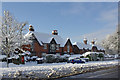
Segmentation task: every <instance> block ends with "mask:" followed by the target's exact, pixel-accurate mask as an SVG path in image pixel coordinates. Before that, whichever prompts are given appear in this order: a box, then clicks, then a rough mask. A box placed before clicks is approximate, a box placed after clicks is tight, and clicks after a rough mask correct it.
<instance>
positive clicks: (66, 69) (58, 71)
mask: <svg viewBox="0 0 120 80" xmlns="http://www.w3.org/2000/svg"><path fill="white" fill-rule="evenodd" d="M116 65H118V60H112V61H95V62H87V63H85V64H72V63H63V64H60V63H58V65H57V63H56V64H53V65H46V64H45V65H44V64H41V65H38V66H20V67H19V66H18V67H10V68H0V71H3V78H21V77H22V78H59V77H64V76H70V75H74V74H78V73H83V72H87V71H91V70H96V69H101V68H107V67H114V66H116ZM1 76H2V75H1Z"/></svg>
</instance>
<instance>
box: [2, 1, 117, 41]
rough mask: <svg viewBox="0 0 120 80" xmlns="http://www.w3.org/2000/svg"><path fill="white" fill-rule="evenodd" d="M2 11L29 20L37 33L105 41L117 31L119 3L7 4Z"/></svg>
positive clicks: (72, 38)
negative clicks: (54, 31) (53, 32)
mask: <svg viewBox="0 0 120 80" xmlns="http://www.w3.org/2000/svg"><path fill="white" fill-rule="evenodd" d="M2 9H3V11H4V10H9V11H10V13H11V14H12V15H14V17H16V19H17V20H18V21H21V22H24V21H28V23H29V24H32V25H33V26H34V28H35V31H37V32H44V33H48V34H51V32H52V30H54V29H57V30H58V32H59V35H60V36H61V37H63V38H64V39H65V38H68V37H69V38H71V40H72V42H82V40H83V38H84V37H86V38H88V40H89V41H91V40H92V39H93V38H96V39H97V41H101V40H102V39H103V38H104V37H105V36H106V35H107V34H110V33H112V32H114V31H115V30H116V27H117V24H118V23H117V20H118V3H117V2H21V3H20V2H17V3H15V2H7V3H5V2H4V3H2Z"/></svg>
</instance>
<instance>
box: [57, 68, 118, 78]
mask: <svg viewBox="0 0 120 80" xmlns="http://www.w3.org/2000/svg"><path fill="white" fill-rule="evenodd" d="M119 72H120V68H119V69H118V67H114V68H110V69H104V70H99V71H95V72H87V73H83V74H78V75H74V76H69V77H64V78H59V79H57V80H68V79H80V80H81V79H85V78H89V79H92V78H94V79H95V78H99V79H100V78H109V79H110V78H116V79H117V78H119V77H118V75H119V74H118V73H119ZM116 79H114V80H116Z"/></svg>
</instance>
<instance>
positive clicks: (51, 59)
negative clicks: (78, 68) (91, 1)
mask: <svg viewBox="0 0 120 80" xmlns="http://www.w3.org/2000/svg"><path fill="white" fill-rule="evenodd" d="M67 61H68V57H66V56H60V55H53V54H49V55H47V56H46V62H47V63H55V62H67Z"/></svg>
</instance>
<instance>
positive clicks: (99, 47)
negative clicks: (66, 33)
mask: <svg viewBox="0 0 120 80" xmlns="http://www.w3.org/2000/svg"><path fill="white" fill-rule="evenodd" d="M73 45H77V46H78V47H79V49H83V48H85V49H92V47H93V46H96V47H97V49H99V50H100V49H101V50H104V48H103V47H102V46H100V45H96V44H94V45H93V44H84V43H79V42H75V43H73Z"/></svg>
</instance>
